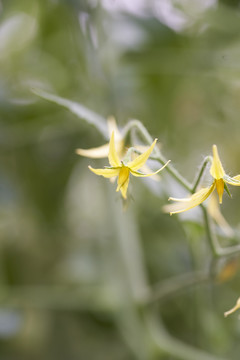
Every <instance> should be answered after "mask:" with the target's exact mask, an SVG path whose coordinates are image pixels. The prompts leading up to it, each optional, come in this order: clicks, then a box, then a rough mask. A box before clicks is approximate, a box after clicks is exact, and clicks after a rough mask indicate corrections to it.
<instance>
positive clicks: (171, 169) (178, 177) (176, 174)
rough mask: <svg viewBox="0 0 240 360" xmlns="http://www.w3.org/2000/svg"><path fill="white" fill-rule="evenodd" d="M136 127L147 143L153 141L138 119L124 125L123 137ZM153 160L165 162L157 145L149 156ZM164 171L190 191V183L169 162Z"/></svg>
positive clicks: (162, 163)
mask: <svg viewBox="0 0 240 360" xmlns="http://www.w3.org/2000/svg"><path fill="white" fill-rule="evenodd" d="M133 128H136V129H137V130H138V131H139V133H140V134H141V136H142V137H143V139H144V140H145V141H146V142H147V143H148V144H149V145H151V144H152V142H153V139H152V137H151V135H150V134H149V132H148V131H147V129H146V128H145V126H144V125H143V124H142V123H141V122H140V121H139V120H131V121H130V122H129V123H128V124H127V125H126V127H125V129H124V131H123V137H124V138H125V137H126V136H127V135H128V133H129V132H130V131H131V130H132V129H133ZM150 158H151V159H153V160H157V161H158V162H160V164H161V165H164V164H166V162H167V159H166V158H165V157H164V156H163V155H162V154H161V152H160V151H159V149H158V148H157V147H155V148H154V149H153V153H152V155H151V157H150ZM166 171H168V173H169V174H170V175H171V176H172V177H173V178H174V179H175V180H176V181H177V182H179V183H180V184H181V185H182V186H183V187H184V188H185V189H186V190H188V191H190V192H192V187H191V184H190V183H189V182H188V181H187V180H186V179H185V178H184V177H183V176H182V175H181V174H180V173H179V172H178V171H177V170H176V169H175V168H174V167H173V166H172V165H171V164H169V165H168V166H167V167H166Z"/></svg>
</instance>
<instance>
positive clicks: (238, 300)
mask: <svg viewBox="0 0 240 360" xmlns="http://www.w3.org/2000/svg"><path fill="white" fill-rule="evenodd" d="M239 308H240V298H238V299H237V302H236V305H235V306H234V307H233V308H232V309H230V310H228V311H225V313H224V316H225V317H226V316H228V315H230V314H232V313H233V312H235V311H236V310H238V309H239Z"/></svg>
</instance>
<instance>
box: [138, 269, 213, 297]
mask: <svg viewBox="0 0 240 360" xmlns="http://www.w3.org/2000/svg"><path fill="white" fill-rule="evenodd" d="M210 278H211V276H210V274H209V273H207V272H203V271H198V272H194V273H187V274H181V275H178V276H174V277H172V278H170V279H167V280H164V281H161V282H160V283H158V284H155V285H153V286H152V289H151V290H150V291H149V292H148V293H147V292H146V293H147V296H146V297H145V298H144V299H143V303H153V302H155V301H159V300H163V299H168V298H169V297H171V296H173V295H174V296H175V295H176V293H179V292H181V291H183V290H184V289H187V288H189V287H192V286H194V285H199V284H201V283H203V282H206V281H208V280H210Z"/></svg>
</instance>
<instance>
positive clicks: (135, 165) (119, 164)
mask: <svg viewBox="0 0 240 360" xmlns="http://www.w3.org/2000/svg"><path fill="white" fill-rule="evenodd" d="M156 142H157V139H155V140H154V142H153V143H152V145H151V146H150V147H149V148H148V150H146V151H145V152H144V153H142V154H141V155H138V156H137V157H136V158H135V159H134V160H132V161H128V159H127V160H123V161H120V159H119V157H118V154H117V151H116V147H115V143H114V131H113V132H112V136H111V139H110V143H109V154H108V160H109V163H110V165H111V166H110V167H105V169H93V168H92V167H91V166H89V169H90V170H91V171H92V172H93V173H95V174H97V175H101V176H104V177H105V178H112V177H116V176H117V177H118V186H117V190H116V191H119V190H120V191H121V193H122V196H123V198H124V199H126V198H127V189H128V184H129V177H130V174H132V175H134V176H137V177H147V176H152V175H154V174H157V173H158V172H159V171H161V170H162V169H163V168H164V167H165V166H167V164H168V163H169V161H168V162H167V163H166V164H165V165H164V166H163V167H161V168H160V169H158V170H157V171H155V172H154V173H150V174H144V173H141V172H139V171H138V170H139V169H140V168H142V166H143V165H144V164H145V162H146V161H147V159H148V158H149V156H150V154H151V152H152V151H153V148H154V146H155V144H156ZM129 150H131V149H129ZM129 155H130V154H129Z"/></svg>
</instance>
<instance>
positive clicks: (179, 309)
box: [0, 0, 240, 360]
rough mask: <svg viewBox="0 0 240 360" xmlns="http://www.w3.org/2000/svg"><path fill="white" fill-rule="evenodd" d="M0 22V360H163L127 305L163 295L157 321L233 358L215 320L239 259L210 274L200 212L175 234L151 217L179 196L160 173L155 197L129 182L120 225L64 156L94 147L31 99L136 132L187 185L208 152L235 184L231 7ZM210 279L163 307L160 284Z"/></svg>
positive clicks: (47, 5)
mask: <svg viewBox="0 0 240 360" xmlns="http://www.w3.org/2000/svg"><path fill="white" fill-rule="evenodd" d="M0 15H1V23H0V124H1V125H0V126H1V131H0V147H1V153H0V154H1V167H0V195H1V202H0V214H1V217H0V227H1V231H0V280H1V286H0V305H1V308H0V358H1V359H4V360H33V359H34V360H35V359H36V360H42V359H45V360H50V359H51V360H55V359H58V360H61V359H63V360H65V359H69V360H75V359H76V360H77V359H81V360H83V359H84V360H85V359H88V360H108V359H109V360H110V359H111V360H113V359H114V360H132V359H140V360H141V359H143V360H148V359H149V360H152V359H154V360H155V359H164V360H170V359H173V360H175V359H177V358H179V357H177V355H173V354H171V353H170V352H169V354H167V353H164V352H161V351H160V350H159V349H158V350H157V347H158V346H157V345H156V341H155V340H154V339H153V336H152V333H151V329H150V327H149V326H148V325H149V323H148V321H146V319H145V315H146V314H145V311H146V309H145V310H142V309H139V307H138V306H137V305H136V303H135V300H134V299H139V298H141V297H142V296H144V293H145V290H146V288H147V287H148V286H147V285H149V284H150V286H153V289H155V288H156V289H158V285H157V286H155V284H158V283H160V285H159V286H160V294H161V296H159V299H158V298H157V299H156V301H154V310H153V309H152V308H151V306H150V308H151V309H150V311H153V313H154V314H155V316H154V318H155V320H156V322H157V323H159V324H161V323H162V322H163V323H164V324H165V327H166V329H167V330H168V332H169V333H170V334H171V335H172V336H173V337H174V338H176V339H179V340H181V341H182V342H183V343H185V344H188V345H189V346H193V347H196V348H197V349H202V350H203V351H205V352H208V353H211V354H215V356H219V358H225V359H228V360H230V359H232V360H237V359H239V352H240V343H239V335H240V322H239V320H238V317H237V314H235V315H233V316H232V317H229V318H227V319H224V317H223V313H224V311H226V310H228V309H229V308H230V307H232V306H233V305H234V303H235V301H236V299H237V297H239V296H240V287H239V276H240V273H239V271H238V269H239V260H238V258H237V256H235V257H233V258H230V259H221V261H218V262H217V261H213V259H212V257H211V253H210V249H209V248H208V245H207V244H206V239H205V233H204V229H202V227H201V218H200V217H201V214H200V212H198V209H196V210H194V211H192V212H189V213H188V214H186V216H185V217H184V222H182V223H181V222H180V221H179V219H178V217H177V216H173V217H171V218H170V217H169V215H167V214H163V213H162V209H161V208H162V205H163V204H165V203H166V202H167V198H168V196H169V195H172V196H179V194H181V191H182V190H181V188H180V187H179V185H177V184H176V183H175V182H173V181H172V180H171V179H170V177H169V176H168V175H167V174H166V173H162V175H161V176H162V182H161V183H155V182H153V181H152V180H143V181H141V180H139V179H133V180H132V182H131V186H130V193H131V201H130V204H129V207H128V210H127V211H126V212H123V211H122V203H121V199H120V197H119V196H118V194H116V193H115V185H112V184H110V183H109V182H108V181H106V180H105V179H103V178H100V177H97V176H95V175H93V174H92V173H90V171H89V170H88V168H87V166H88V165H89V164H91V165H92V166H93V167H102V166H103V165H107V160H92V159H85V158H81V157H79V156H77V155H76V154H75V149H76V148H78V147H80V148H91V147H96V146H99V145H102V144H103V143H104V142H106V141H105V140H104V139H103V138H102V136H101V135H100V134H99V133H98V132H97V130H96V129H95V128H94V127H93V126H90V125H89V124H88V123H86V122H84V121H82V120H81V119H79V118H77V116H75V115H74V114H72V113H70V112H69V111H68V110H66V109H64V108H62V107H60V106H58V105H56V104H53V103H50V102H48V101H46V100H43V99H40V98H39V97H37V96H36V95H35V94H33V93H32V91H31V89H32V88H39V89H44V90H45V91H47V92H49V93H53V94H57V95H59V96H61V97H64V98H67V99H71V100H73V101H75V102H79V103H81V104H83V105H84V106H86V107H88V108H89V109H91V110H93V111H95V112H96V113H98V114H100V115H101V116H103V117H105V118H106V117H107V116H109V115H113V116H115V117H116V119H117V121H118V124H119V126H120V127H121V126H124V125H125V124H126V123H127V122H128V120H129V119H139V120H141V121H142V122H143V124H144V125H145V126H146V128H147V129H148V131H149V132H150V134H151V135H152V136H153V138H155V137H158V139H159V142H160V143H161V149H162V152H163V154H164V155H165V156H166V158H167V159H171V160H172V164H173V165H175V166H176V167H177V168H178V170H179V171H180V172H181V173H182V174H184V175H185V176H186V177H187V179H189V181H192V180H193V178H194V175H195V172H196V170H197V169H198V166H199V164H200V163H201V161H202V160H203V157H204V156H205V155H208V154H211V147H212V144H214V143H215V144H217V145H218V149H219V153H220V157H221V159H222V161H223V164H224V167H225V170H226V171H227V172H229V173H230V174H231V175H235V174H237V173H239V172H240V161H239V159H240V147H239V143H240V141H239V139H240V137H239V136H240V121H239V114H240V2H239V1H237V0H232V1H230V0H225V1H220V0H218V1H217V0H204V1H198V0H194V1H193V0H134V1H133V0H132V1H127V0H102V1H100V0H99V1H97V0H91V1H90V0H89V1H86V0H85V1H81V0H34V1H33V0H21V1H19V0H0ZM153 165H154V164H153ZM155 166H156V165H155ZM231 191H232V194H233V199H228V198H227V197H225V198H224V205H223V207H222V212H223V214H224V215H225V217H226V218H227V220H228V221H229V223H231V225H232V226H233V227H235V228H236V229H238V227H239V216H240V210H239V206H238V205H239V199H240V193H239V189H237V188H236V189H231ZM184 194H185V193H184ZM221 241H222V244H223V245H224V246H226V245H228V244H232V243H234V241H235V242H236V241H238V239H235V240H229V239H226V238H224V237H222V239H221ZM226 266H227V269H228V268H229V269H230V272H229V273H230V275H229V276H228V275H227V276H226V279H225V278H224V281H223V276H221V274H222V271H223V269H224V268H225V267H226ZM209 270H210V273H211V274H210V275H209V279H207V281H205V282H204V283H203V282H201V281H200V284H198V285H197V286H190V287H187V288H185V289H184V290H182V291H176V292H173V293H172V294H171V287H170V290H169V288H168V283H166V281H168V279H171V278H175V277H176V276H179V275H181V274H186V273H192V272H196V271H198V272H199V271H200V272H202V271H203V272H208V271H209ZM227 274H228V273H227ZM161 282H163V283H162V284H165V285H164V286H165V288H161ZM177 283H178V281H177ZM174 284H175V285H176V281H175V282H174ZM164 289H166V294H167V295H166V296H164V291H165V290H164ZM169 293H170V295H171V296H169ZM147 310H149V309H148V307H147ZM154 341H155V342H154ZM160 348H161V346H160ZM183 359H184V358H183ZM192 359H193V360H195V359H197V357H196V358H195V357H193V358H192ZM198 359H201V356H200V357H198ZM202 359H205V357H204V355H203V357H202ZM184 360H186V359H184Z"/></svg>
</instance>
